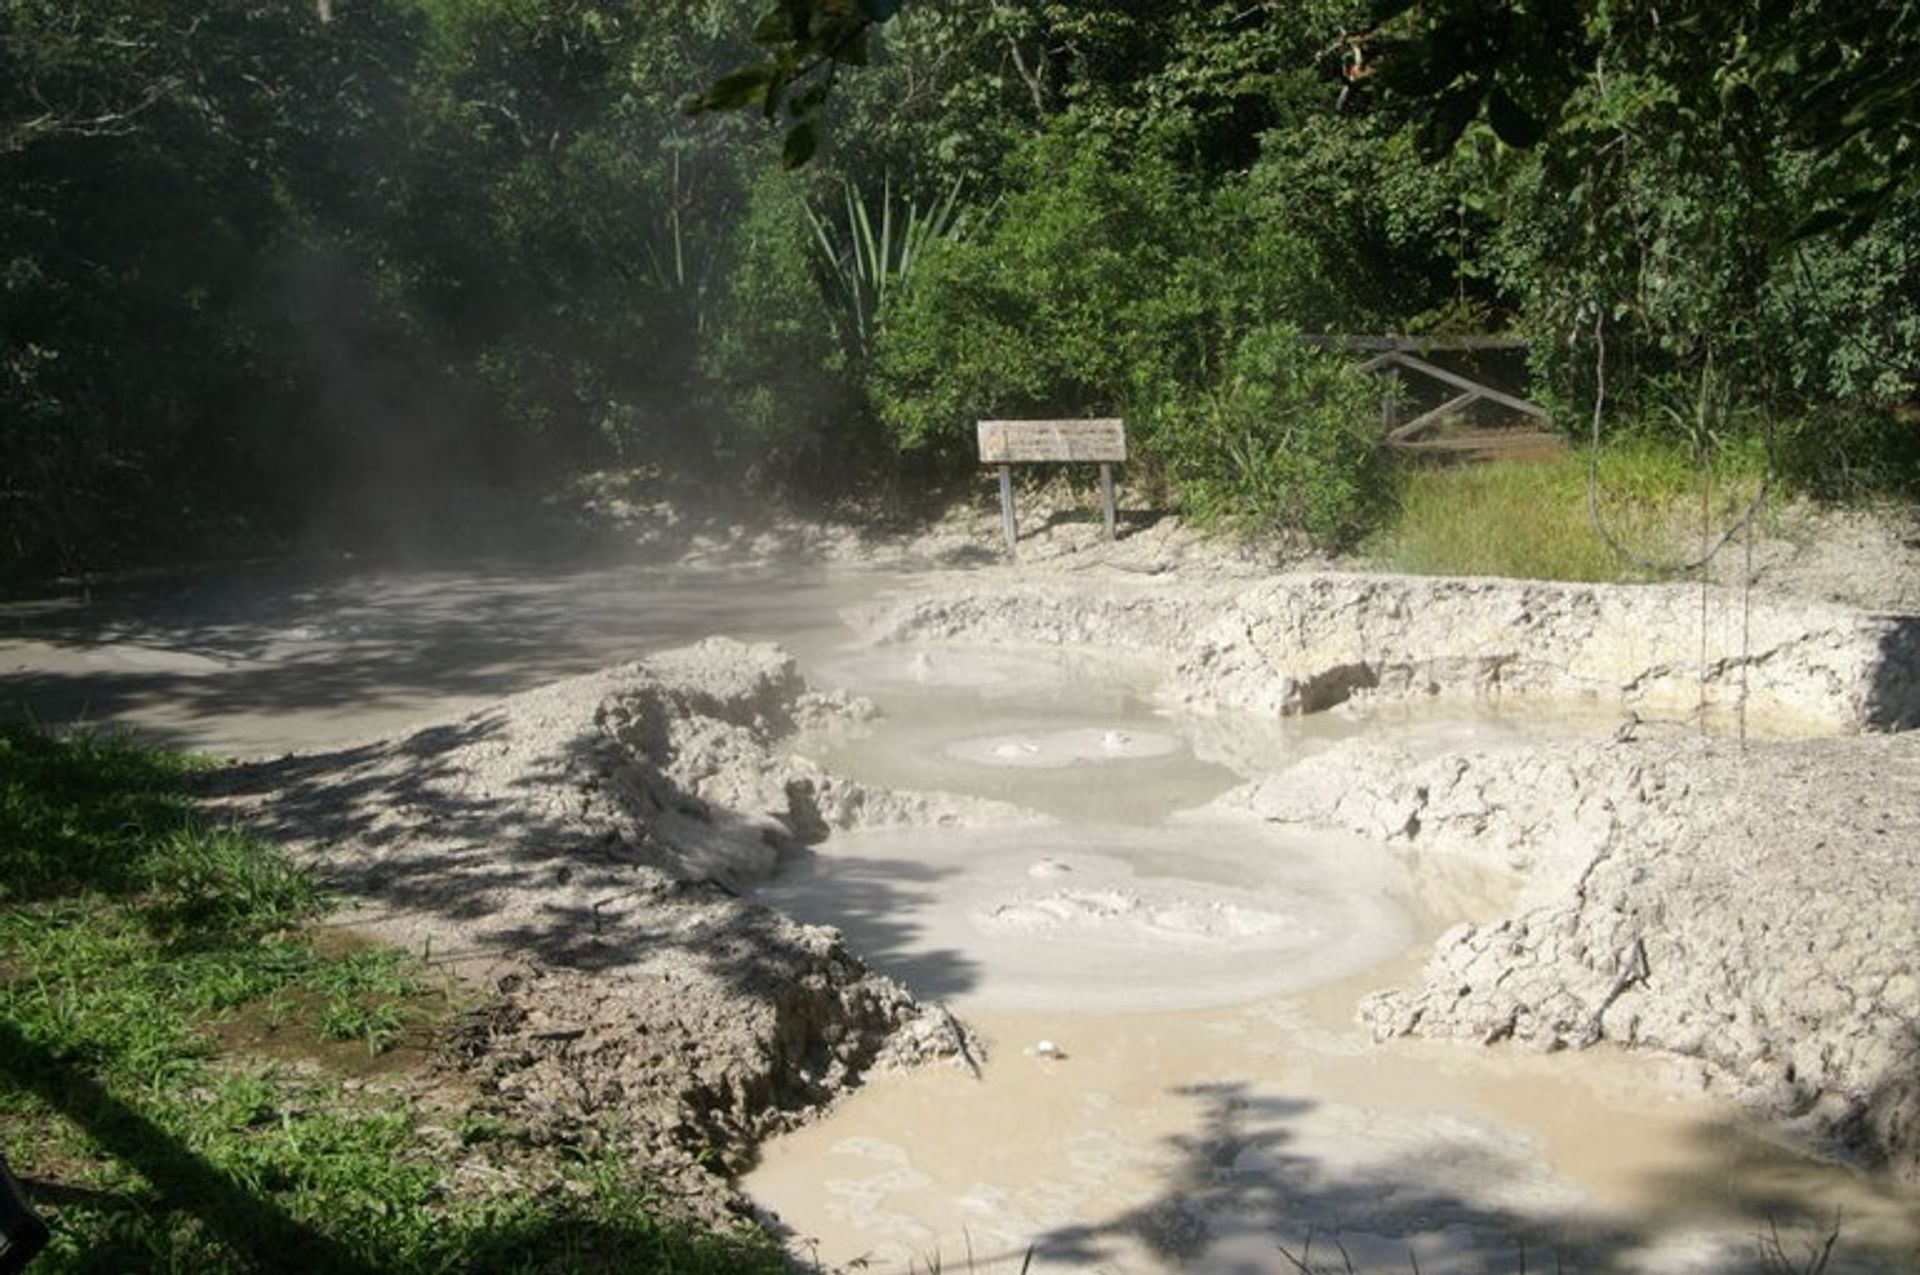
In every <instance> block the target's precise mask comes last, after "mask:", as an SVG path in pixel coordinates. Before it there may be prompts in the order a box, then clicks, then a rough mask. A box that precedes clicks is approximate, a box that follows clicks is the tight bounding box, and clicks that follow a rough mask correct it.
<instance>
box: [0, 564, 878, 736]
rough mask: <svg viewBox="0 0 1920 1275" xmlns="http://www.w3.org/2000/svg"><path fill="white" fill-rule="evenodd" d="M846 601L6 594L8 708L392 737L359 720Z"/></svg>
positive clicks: (747, 596) (816, 580) (244, 579)
mask: <svg viewBox="0 0 1920 1275" xmlns="http://www.w3.org/2000/svg"><path fill="white" fill-rule="evenodd" d="M844 592H845V589H844V588H842V589H840V590H838V591H836V590H834V589H831V588H829V587H828V586H827V584H826V582H825V581H824V579H823V576H822V574H821V573H820V572H819V571H817V570H815V569H812V568H808V567H805V566H803V565H802V566H787V567H766V566H764V565H762V566H759V567H752V566H745V567H735V568H729V569H724V570H722V569H705V570H698V569H696V570H687V569H682V568H678V567H672V568H667V567H649V566H644V565H623V566H619V567H592V568H586V569H580V568H577V567H576V568H574V569H567V568H565V567H557V566H556V565H555V564H552V563H520V562H512V563H480V564H474V565H469V566H463V567H458V568H433V569H425V568H423V569H416V570H410V571H391V572H378V571H362V572H343V571H340V570H332V571H327V570H298V569H293V568H282V567H272V568H268V567H256V568H249V569H246V570H241V571H236V572H233V573H229V574H226V575H223V576H221V577H220V578H218V579H215V578H212V577H206V578H189V579H184V580H173V581H145V582H138V583H132V584H126V585H119V586H115V587H114V588H113V589H112V590H111V591H106V590H102V591H101V592H98V593H93V594H90V595H74V596H70V597H66V598H59V599H52V600H43V601H39V602H20V603H8V604H4V605H0V641H20V642H27V643H34V644H36V649H30V650H27V651H25V652H23V653H22V654H19V655H15V656H13V658H11V659H9V658H7V656H8V653H5V652H0V673H4V677H3V678H0V713H7V714H23V715H27V716H31V717H32V718H34V719H35V720H38V721H40V722H42V723H44V724H48V725H55V726H64V725H68V724H73V723H93V724H101V723H118V722H121V721H123V720H124V721H128V722H131V723H133V724H135V725H137V728H138V730H139V733H140V734H141V735H143V736H144V737H146V738H149V739H151V740H153V741H154V742H158V743H164V744H173V745H181V744H186V745H198V746H204V744H205V741H207V740H209V739H212V740H213V741H215V743H216V745H231V749H230V750H232V751H252V752H256V753H259V752H268V751H273V750H276V749H280V750H284V749H285V748H286V747H289V746H293V745H295V744H296V743H297V741H299V740H302V739H307V738H318V739H319V740H320V741H321V742H323V743H329V742H336V741H340V740H344V739H348V738H354V737H356V736H358V737H362V738H364V737H367V736H369V735H371V734H373V733H376V732H375V731H373V730H368V729H365V728H359V729H356V727H355V723H354V718H355V717H365V718H366V719H367V720H368V721H369V722H374V723H380V724H383V725H384V724H391V723H392V722H393V720H394V715H395V714H404V713H407V712H408V711H409V710H412V711H413V712H414V713H418V714H420V715H425V714H426V713H428V712H431V711H432V710H433V708H434V707H435V705H436V703H438V702H441V701H447V700H464V701H468V702H471V701H475V700H479V699H483V698H492V697H497V696H500V695H504V694H508V693H511V692H513V691H516V690H521V689H525V688H526V687H528V686H532V685H535V684H538V683H541V682H544V681H550V680H552V679H554V678H558V677H562V676H566V675H569V674H573V673H580V672H586V671H588V670H591V669H594V668H599V667H602V666H604V665H607V664H611V663H617V662H620V661H622V660H628V659H634V658H638V657H640V656H642V655H645V654H648V653H650V652H652V651H656V650H659V649H662V648H663V647H666V646H672V645H678V644H680V643H683V642H687V641H692V640H694V639H696V638H700V637H705V636H708V635H709V634H714V633H733V634H735V635H737V636H742V637H752V638H772V637H783V636H786V635H787V634H789V633H792V632H795V631H800V630H805V629H809V628H825V627H827V626H830V625H832V624H833V623H834V622H835V620H836V617H837V612H838V606H839V600H840V598H839V595H840V594H843V593H844ZM303 715H304V716H305V717H307V718H309V719H322V720H319V721H309V722H304V723H303V722H302V721H301V720H300V719H301V718H302V716H303ZM248 719H253V720H252V721H251V722H250V721H249V720H248ZM325 719H331V720H325Z"/></svg>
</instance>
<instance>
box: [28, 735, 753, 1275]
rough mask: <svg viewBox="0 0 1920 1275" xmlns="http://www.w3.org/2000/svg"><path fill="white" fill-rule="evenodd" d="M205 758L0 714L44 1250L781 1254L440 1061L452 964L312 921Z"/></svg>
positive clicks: (49, 1265) (90, 1263)
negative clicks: (225, 804) (535, 1130)
mask: <svg viewBox="0 0 1920 1275" xmlns="http://www.w3.org/2000/svg"><path fill="white" fill-rule="evenodd" d="M197 768H198V767H197V763H195V762H193V761H191V760H188V759H184V758H181V757H178V756H175V755H171V754H167V753H164V752H159V751H155V750H150V749H144V748H139V747H136V746H134V745H131V744H129V743H127V742H125V741H122V740H117V739H113V738H105V737H91V738H87V737H82V738H71V739H55V738H52V737H50V736H48V735H46V734H44V733H41V732H38V731H35V730H31V729H26V728H19V727H4V726H0V1131H3V1133H0V1136H3V1137H4V1142H5V1148H4V1149H5V1152H6V1154H7V1156H8V1158H9V1159H10V1161H11V1162H12V1166H13V1169H14V1172H15V1174H16V1175H17V1176H19V1177H20V1178H21V1179H22V1180H23V1182H24V1184H25V1187H26V1191H27V1194H28V1197H29V1200H30V1201H32V1202H33V1203H34V1204H35V1206H36V1208H38V1209H39V1210H40V1211H41V1212H42V1213H43V1214H45V1215H46V1217H47V1219H48V1221H49V1223H50V1224H51V1226H52V1227H53V1230H54V1238H53V1242H52V1244H51V1245H50V1246H49V1249H48V1251H47V1253H46V1254H44V1255H43V1257H42V1258H41V1259H40V1261H38V1262H36V1263H35V1264H34V1267H33V1269H34V1271H35V1275H41V1273H42V1272H47V1273H51V1272H68V1271H87V1272H92V1271H101V1272H105V1271H116V1272H117V1271H132V1270H140V1271H148V1270H152V1271H183V1272H186V1271H191V1272H220V1271H252V1270H263V1271H265V1270H272V1271H278V1270H300V1271H336V1272H370V1271H383V1272H384V1271H397V1272H408V1271H422V1272H425V1271H576V1270H648V1271H663V1272H690V1273H694V1275H699V1273H706V1272H711V1273H716V1275H717V1273H718V1272H729V1273H730V1272H736V1271H768V1272H771V1271H775V1270H779V1269H780V1263H779V1260H778V1257H777V1254H776V1253H775V1251H774V1248H773V1245H772V1243H771V1241H769V1240H768V1239H767V1238H766V1237H764V1236H763V1235H760V1234H758V1233H746V1232H743V1233H741V1234H737V1235H734V1234H713V1233H706V1232H702V1231H700V1230H698V1229H696V1228H689V1227H687V1226H684V1225H681V1224H678V1223H675V1222H673V1221H670V1220H668V1219H667V1216H666V1210H663V1209H662V1208H660V1207H659V1200H658V1198H657V1197H656V1196H655V1195H653V1194H652V1193H651V1192H650V1188H649V1186H648V1182H647V1179H646V1175H645V1170H644V1166H643V1165H640V1166H636V1165H633V1164H631V1163H628V1162H625V1161H621V1160H618V1159H615V1158H614V1157H612V1155H611V1154H610V1153H606V1152H589V1151H584V1150H581V1149H578V1148H571V1149H570V1148H565V1147H557V1148H556V1147H544V1146H536V1145H534V1144H533V1143H532V1141H531V1140H530V1139H528V1138H527V1137H525V1136H524V1135H523V1132H522V1131H521V1130H520V1129H518V1128H517V1127H516V1126H515V1125H514V1123H513V1121H512V1118H511V1114H510V1113H507V1114H502V1113H500V1112H498V1111H496V1110H493V1109H492V1108H490V1107H487V1106H485V1105H484V1104H482V1103H479V1102H478V1101H476V1100H475V1099H474V1097H473V1096H472V1095H464V1096H463V1095H461V1094H460V1093H458V1092H456V1091H451V1090H448V1088H447V1087H446V1086H445V1085H444V1084H442V1085H437V1086H436V1085H434V1084H433V1083H432V1082H431V1081H430V1080H429V1079H427V1072H426V1070H425V1060H426V1058H427V1056H428V1053H429V1052H430V1050H431V1047H432V1044H433V1038H434V1034H435V1033H436V1031H437V1030H438V1029H439V1028H440V1027H441V1026H442V1025H444V1024H445V1023H446V1022H447V1021H448V1018H449V1014H450V1010H449V1007H448V999H447V993H446V991H445V990H444V989H442V988H439V987H437V986H435V984H434V980H433V979H432V978H431V977H430V976H429V974H428V972H427V971H426V970H425V969H424V968H422V967H421V966H420V965H419V964H418V963H417V962H414V961H412V960H411V959H410V958H408V957H407V956H406V955H405V954H403V953H400V952H397V951H394V950H391V949H384V948H379V947H372V946H365V945H355V946H351V947H349V949H348V950H346V951H340V952H335V951H332V950H330V949H332V948H334V947H338V946H340V944H338V943H336V942H328V943H320V944H317V943H316V941H315V939H314V938H313V937H312V936H313V935H314V933H315V931H314V930H313V928H312V926H311V923H312V922H314V921H316V920H318V919H319V918H320V916H321V913H322V909H323V901H322V900H321V899H320V897H319V895H318V894H317V892H316V891H315V890H314V888H313V886H312V884H311V883H310V882H309V881H308V880H307V879H306V878H305V877H304V876H303V875H302V874H300V873H299V872H297V871H295V870H294V869H293V868H291V867H290V866H289V865H288V864H287V863H286V862H285V861H284V860H282V859H281V858H280V857H279V856H278V855H277V854H276V853H275V852H273V851H272V850H271V849H270V848H269V847H266V846H263V845H261V844H259V843H258V842H256V841H254V840H252V839H250V838H248V837H246V836H244V835H241V834H239V833H236V832H233V831H231V830H226V829H220V828H215V827H209V826H207V825H206V824H205V823H204V822H202V821H201V820H200V819H199V818H198V817H197V816H196V814H195V811H194V807H193V802H192V799H191V796H190V786H191V780H192V776H193V773H194V771H195V770H196V769H197ZM456 1168H465V1169H468V1170H473V1171H472V1172H468V1173H455V1172H454V1170H455V1169H456ZM476 1183H478V1184H479V1185H475V1184H476Z"/></svg>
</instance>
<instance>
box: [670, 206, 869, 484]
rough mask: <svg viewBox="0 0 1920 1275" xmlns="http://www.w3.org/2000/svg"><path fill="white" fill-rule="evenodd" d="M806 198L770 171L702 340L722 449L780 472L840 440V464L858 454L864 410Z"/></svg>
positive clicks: (740, 232) (741, 230) (821, 455)
mask: <svg viewBox="0 0 1920 1275" xmlns="http://www.w3.org/2000/svg"><path fill="white" fill-rule="evenodd" d="M807 198H808V195H807V191H806V188H805V186H804V184H803V183H802V182H801V180H800V179H799V178H797V177H795V176H793V175H791V174H786V173H768V174H765V175H763V176H762V177H761V178H760V180H759V181H758V182H757V183H756V184H755V186H754V188H753V192H752V194H751V196H750V199H749V203H748V207H747V213H746V216H745V218H743V219H742V221H741V223H740V225H739V227H738V229H737V231H736V234H737V241H736V243H735V245H734V246H733V249H732V252H733V256H734V260H735V262H736V265H735V267H734V269H733V271H732V274H731V276H730V278H729V280H728V284H729V286H728V289H727V292H726V295H725V297H724V298H723V299H722V300H721V301H720V302H719V303H718V305H717V307H716V315H715V320H714V324H713V329H712V332H711V336H710V339H709V340H708V341H707V343H706V354H705V358H706V367H707V371H708V373H709V374H710V375H711V377H712V378H713V386H714V391H715V394H716V396H717V398H718V401H719V404H718V405H719V407H720V410H721V412H722V413H723V414H724V419H725V421H726V422H727V426H726V432H724V433H722V434H721V435H720V436H719V438H718V439H717V440H716V442H717V444H718V445H719V447H720V448H722V449H724V452H725V454H728V455H731V456H734V457H737V458H739V459H740V460H742V461H744V462H745V463H747V464H749V465H753V466H756V467H759V468H760V469H762V470H763V471H769V470H770V471H772V472H774V473H776V474H781V475H791V474H793V473H795V472H796V471H801V470H805V469H807V468H808V467H809V466H810V465H814V464H819V463H822V462H824V461H825V460H826V459H827V451H828V449H829V447H830V445H831V444H833V443H836V442H837V443H839V444H841V447H840V451H841V453H842V455H841V457H840V459H842V460H843V461H844V460H848V459H851V458H850V457H848V456H847V455H846V453H847V452H848V451H853V452H856V453H857V451H858V440H857V439H855V440H849V438H848V432H849V422H850V421H852V420H853V419H855V418H857V416H858V413H859V409H860V403H859V399H858V394H857V387H856V386H855V385H854V384H853V383H852V377H851V372H850V368H849V353H848V351H847V349H846V347H845V345H844V344H843V343H842V342H841V341H840V340H839V338H838V336H837V334H836V330H835V316H834V314H833V312H832V310H831V309H830V308H829V306H828V304H827V299H826V296H825V295H824V293H823V291H822V288H821V286H820V281H819V279H818V276H817V273H816V266H817V264H818V263H817V248H816V242H815V239H814V237H813V234H812V232H811V230H810V224H809V220H808V218H809V217H810V215H811V214H810V212H809V209H808V204H807ZM850 441H851V442H852V444H853V445H852V446H851V447H849V445H848V444H849V442H850Z"/></svg>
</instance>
